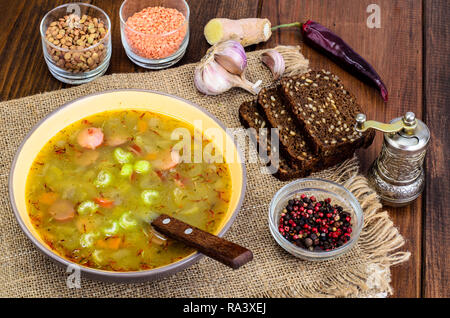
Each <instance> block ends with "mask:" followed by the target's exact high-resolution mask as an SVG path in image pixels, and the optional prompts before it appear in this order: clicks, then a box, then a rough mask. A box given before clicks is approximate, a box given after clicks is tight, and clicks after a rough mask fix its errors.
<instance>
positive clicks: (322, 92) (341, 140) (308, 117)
mask: <svg viewBox="0 0 450 318" xmlns="http://www.w3.org/2000/svg"><path fill="white" fill-rule="evenodd" d="M281 86H282V92H283V94H284V97H285V98H286V100H287V101H288V102H289V105H290V107H291V111H292V113H293V114H294V115H295V117H296V118H297V121H298V123H299V125H300V127H302V129H303V131H304V133H305V136H306V137H307V138H309V140H310V145H311V147H312V148H313V152H314V153H316V154H318V155H320V156H321V157H330V156H331V157H333V156H342V155H343V154H346V157H349V156H350V154H353V152H354V151H355V149H357V148H360V147H362V146H368V145H370V144H371V143H372V141H373V137H374V133H373V132H372V133H370V132H368V133H364V134H361V133H359V132H357V131H356V130H355V123H356V121H355V116H356V114H358V113H361V112H362V110H361V107H360V106H359V105H358V104H357V102H356V99H355V97H354V96H353V95H352V94H351V93H350V92H349V91H348V90H346V89H345V88H344V86H343V85H342V82H341V81H340V79H339V78H338V76H336V75H334V74H332V73H331V72H328V71H325V70H322V71H310V72H308V73H305V74H302V75H298V76H294V77H289V78H283V79H282V80H281Z"/></svg>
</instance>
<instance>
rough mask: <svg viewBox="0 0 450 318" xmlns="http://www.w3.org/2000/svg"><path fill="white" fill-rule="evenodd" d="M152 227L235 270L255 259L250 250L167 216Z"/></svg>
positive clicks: (156, 220) (161, 216)
mask: <svg viewBox="0 0 450 318" xmlns="http://www.w3.org/2000/svg"><path fill="white" fill-rule="evenodd" d="M152 226H153V227H154V228H155V229H156V230H157V231H158V232H160V233H161V234H164V235H166V236H167V237H169V238H171V239H174V240H176V241H179V242H183V243H184V244H186V245H188V246H190V247H193V248H195V249H196V250H198V251H199V252H200V253H202V254H205V255H206V256H209V257H211V258H213V259H215V260H216V261H219V262H221V263H223V264H225V265H227V266H230V267H231V268H233V269H237V268H239V267H241V266H242V265H244V264H245V263H247V262H249V261H251V260H252V259H253V253H252V252H251V251H250V250H248V249H246V248H244V247H242V246H240V245H237V244H235V243H232V242H230V241H227V240H225V239H223V238H220V237H218V236H215V235H212V234H210V233H207V232H205V231H202V230H200V229H199V228H196V227H194V226H191V225H189V224H187V223H184V222H183V221H180V220H178V219H175V218H173V217H170V216H168V215H166V214H161V215H160V216H159V217H158V218H157V219H155V220H154V221H153V222H152Z"/></svg>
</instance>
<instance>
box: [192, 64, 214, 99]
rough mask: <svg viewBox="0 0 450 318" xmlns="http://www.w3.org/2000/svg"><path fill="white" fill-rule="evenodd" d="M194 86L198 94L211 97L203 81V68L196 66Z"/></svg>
mask: <svg viewBox="0 0 450 318" xmlns="http://www.w3.org/2000/svg"><path fill="white" fill-rule="evenodd" d="M194 85H195V87H196V88H197V89H198V91H199V92H200V93H203V94H205V95H213V94H212V92H211V91H210V90H209V89H208V86H207V85H206V84H205V82H204V81H203V67H202V66H197V67H196V68H195V71H194Z"/></svg>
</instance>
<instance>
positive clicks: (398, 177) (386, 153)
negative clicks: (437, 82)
mask: <svg viewBox="0 0 450 318" xmlns="http://www.w3.org/2000/svg"><path fill="white" fill-rule="evenodd" d="M369 128H373V129H376V130H379V131H382V132H384V141H383V147H382V149H381V153H380V155H379V156H378V158H377V159H375V161H374V162H373V163H372V166H371V167H370V169H369V172H368V179H369V183H370V184H371V186H372V187H373V188H374V189H375V190H376V191H377V193H378V195H379V196H380V198H381V200H382V202H383V204H385V205H389V206H395V207H398V206H405V205H407V204H409V203H411V202H412V201H414V200H415V199H416V198H417V197H418V196H419V195H420V193H421V192H422V191H423V189H424V185H425V173H424V171H423V161H424V159H425V153H426V151H427V146H428V142H429V141H430V131H429V129H428V127H427V126H426V125H425V124H424V123H423V122H422V121H420V120H419V119H416V116H415V115H414V113H412V112H407V113H406V114H405V116H403V117H398V118H395V119H393V120H391V122H390V123H389V124H385V123H380V122H377V121H374V120H369V121H366V115H364V114H358V115H356V130H357V131H360V132H363V131H366V130H367V129H369Z"/></svg>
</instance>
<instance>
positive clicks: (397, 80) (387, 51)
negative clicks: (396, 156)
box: [0, 0, 450, 297]
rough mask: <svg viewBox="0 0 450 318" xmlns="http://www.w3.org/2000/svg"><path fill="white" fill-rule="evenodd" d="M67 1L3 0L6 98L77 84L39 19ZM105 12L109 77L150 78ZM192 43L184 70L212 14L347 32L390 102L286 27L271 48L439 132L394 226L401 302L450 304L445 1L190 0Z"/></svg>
mask: <svg viewBox="0 0 450 318" xmlns="http://www.w3.org/2000/svg"><path fill="white" fill-rule="evenodd" d="M64 2H67V1H50V0H48V1H45V0H34V1H14V2H11V1H8V0H0V12H2V19H0V30H2V32H1V33H0V100H8V99H14V98H19V97H23V96H28V95H32V94H36V93H40V92H45V91H51V90H57V89H61V88H65V87H68V85H65V84H62V83H60V82H58V81H57V80H55V79H54V78H53V77H52V76H51V75H50V73H49V71H48V69H47V66H46V64H45V62H44V58H43V55H42V49H41V43H40V41H41V38H40V34H39V22H40V20H41V18H42V17H43V15H44V14H45V13H46V12H47V11H48V10H50V9H52V8H54V7H55V6H57V5H60V4H62V3H64ZM89 2H92V3H93V4H95V5H97V6H99V7H101V8H103V9H104V10H105V11H106V12H107V13H108V14H109V16H110V17H111V20H112V25H113V48H114V49H113V54H112V59H111V65H110V67H109V69H108V73H121V72H146V71H147V70H145V69H142V68H139V67H137V66H136V65H134V64H132V63H131V62H130V61H129V60H128V58H127V56H126V55H125V52H124V50H123V48H122V45H121V41H120V30H119V16H118V14H119V7H120V4H121V1H119V0H95V1H89ZM188 2H189V5H190V8H191V18H190V25H191V38H190V43H189V47H188V50H187V52H186V55H185V56H184V58H183V59H182V60H181V62H180V65H181V64H184V63H191V62H196V61H198V60H199V59H200V58H201V57H202V56H203V55H204V53H205V51H206V49H207V48H208V44H207V43H206V41H205V39H204V37H203V26H204V25H205V23H206V22H207V21H208V20H209V19H211V18H213V17H227V18H244V17H267V18H269V19H270V21H271V22H272V24H273V25H277V24H281V23H289V22H294V21H306V20H307V19H312V20H315V21H318V22H320V23H322V24H323V25H325V26H327V27H329V28H330V29H332V30H334V31H335V32H336V33H337V34H339V35H341V36H342V37H343V38H344V39H345V40H346V41H347V42H348V43H349V44H350V45H351V46H352V47H353V48H354V49H355V50H356V51H357V52H359V53H360V54H361V55H362V56H364V57H365V58H366V59H367V60H368V61H369V62H370V63H371V64H372V65H373V66H374V67H375V69H376V70H377V71H378V72H379V74H380V75H381V77H382V78H383V79H384V81H385V83H386V85H387V87H388V90H389V92H390V99H389V102H388V103H387V104H385V103H383V102H382V100H381V98H380V96H379V95H378V93H377V91H376V90H375V89H373V88H371V87H369V86H367V85H365V84H363V83H361V82H360V81H359V80H357V79H356V78H355V77H353V76H351V75H348V74H347V73H346V72H345V71H344V70H343V69H341V68H340V67H338V66H337V65H336V64H334V63H333V62H330V61H329V60H328V59H327V58H325V57H323V56H321V55H320V54H318V53H316V52H315V51H313V50H311V49H310V48H308V47H306V46H304V45H303V44H301V43H302V39H301V35H300V32H299V30H295V29H284V30H281V31H277V32H275V33H274V34H273V36H272V38H271V39H270V40H269V41H268V42H267V43H264V44H260V45H258V46H254V47H250V48H248V49H249V50H253V49H259V48H267V47H273V46H276V45H277V44H301V46H302V49H303V52H304V54H305V56H306V57H307V58H309V59H310V62H311V67H312V68H327V69H330V70H331V71H333V72H335V73H336V74H338V75H339V76H340V77H341V78H342V79H343V81H344V82H345V84H346V86H348V87H349V88H350V89H351V91H352V92H353V93H354V94H355V95H356V97H357V99H358V100H359V102H360V103H361V104H362V105H363V108H364V110H365V112H366V114H367V117H368V118H374V119H376V120H380V121H389V120H390V119H392V118H394V117H398V116H401V115H403V114H404V113H405V112H406V111H413V112H415V114H416V116H417V117H418V118H421V119H423V120H424V121H425V123H426V124H427V125H428V127H429V128H430V129H431V134H432V136H431V146H430V148H429V152H428V155H427V158H426V172H427V173H426V175H427V186H426V190H425V192H424V194H423V195H422V196H421V197H420V198H419V199H418V200H416V202H414V203H413V204H411V205H410V206H408V207H405V208H397V209H394V208H389V209H388V211H389V214H390V216H391V217H392V219H393V220H394V223H395V225H396V226H397V227H398V228H399V229H400V232H401V233H402V234H403V236H404V237H405V239H406V246H405V249H407V250H409V251H411V253H412V255H411V259H410V260H409V262H408V263H406V264H402V265H401V266H397V267H394V268H393V269H392V285H393V287H394V291H395V294H394V296H395V297H449V296H450V293H449V268H450V262H449V253H448V247H447V245H446V244H449V243H450V239H449V230H448V229H449V228H450V222H449V217H450V215H449V209H448V207H447V206H448V205H447V203H444V202H443V201H444V200H446V199H447V198H450V190H449V189H450V187H449V169H448V168H449V165H448V162H449V158H450V152H449V147H450V144H449V142H448V136H446V133H447V132H448V131H447V129H448V125H447V124H448V114H447V113H448V111H449V104H450V98H449V91H450V85H449V79H450V78H449V76H448V72H450V68H449V67H448V65H449V64H450V59H449V52H450V50H449V49H450V36H449V31H450V30H449V29H450V27H449V24H448V22H447V18H448V16H449V15H450V2H448V1H445V0H429V1H428V0H424V1H421V0H298V1H292V0H280V1H275V0H259V1H257V0H252V1H250V0H248V1H243V0H221V1H219V0H216V1H212V0H190V1H188ZM372 3H375V4H377V5H379V8H380V13H381V28H368V26H367V25H366V20H367V18H368V17H369V15H370V13H367V12H366V9H367V6H368V5H369V4H372ZM381 139H382V138H381V134H378V136H377V138H376V140H375V142H374V143H373V145H372V146H371V147H370V148H369V149H367V150H362V151H360V152H359V155H360V158H361V163H362V168H363V169H364V170H366V169H367V168H368V166H369V165H370V163H371V162H372V161H373V160H374V159H375V157H376V156H377V155H378V153H379V151H380V146H381V142H382V140H381Z"/></svg>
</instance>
